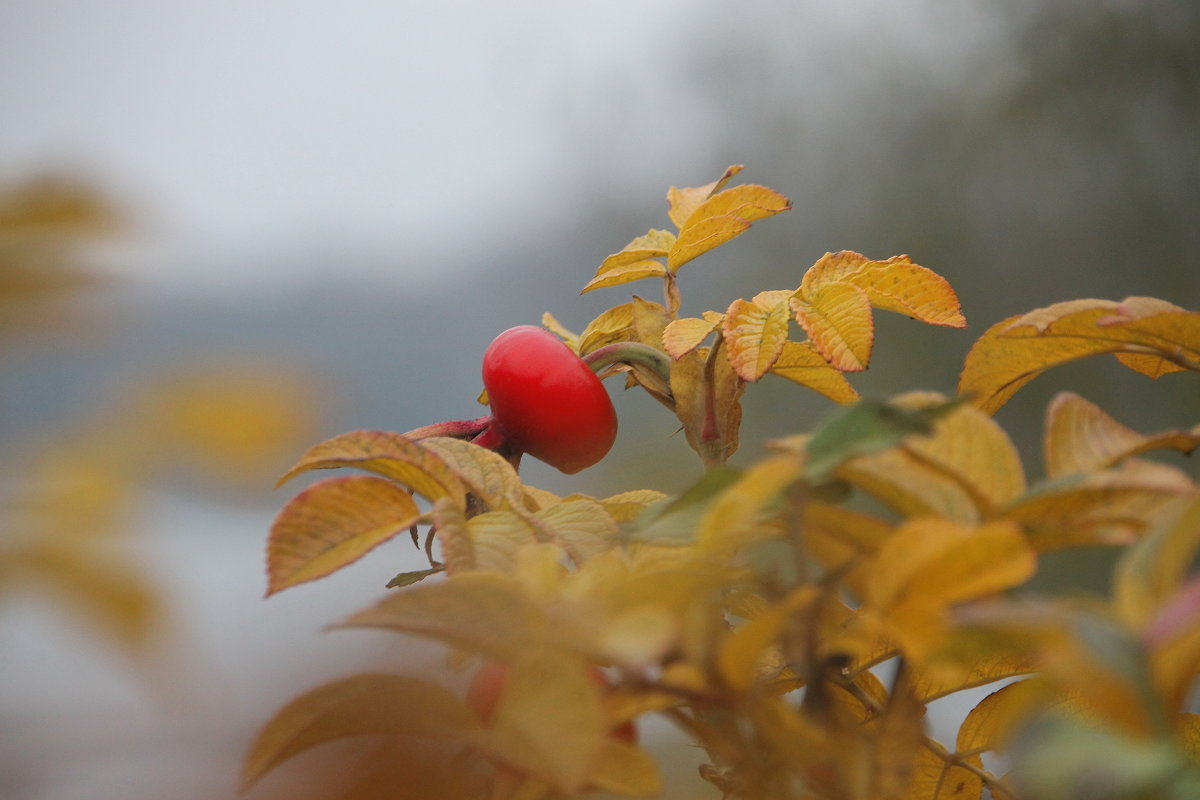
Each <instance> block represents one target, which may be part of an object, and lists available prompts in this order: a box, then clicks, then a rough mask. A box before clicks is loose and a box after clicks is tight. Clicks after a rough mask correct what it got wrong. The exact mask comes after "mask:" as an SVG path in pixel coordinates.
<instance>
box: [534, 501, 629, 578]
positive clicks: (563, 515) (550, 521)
mask: <svg viewBox="0 0 1200 800" xmlns="http://www.w3.org/2000/svg"><path fill="white" fill-rule="evenodd" d="M534 516H535V519H534V520H531V522H532V524H533V525H534V526H535V528H536V529H537V530H538V531H539V532H541V533H542V535H543V536H546V537H547V538H548V539H549V540H550V541H551V542H553V543H554V544H556V545H558V546H559V547H561V548H562V549H563V551H564V552H566V553H567V555H569V556H570V557H571V560H572V561H574V562H575V563H576V564H583V563H584V562H585V561H587V560H588V559H589V558H591V557H592V556H594V555H596V554H597V553H601V552H604V551H605V550H608V549H609V548H611V547H612V546H613V543H614V542H615V540H616V537H617V523H616V522H614V521H613V518H612V517H610V516H609V515H608V512H607V511H606V510H605V508H604V506H603V505H601V504H600V503H599V502H597V501H596V500H593V499H591V498H578V499H575V500H565V501H563V502H561V503H556V504H555V505H552V506H548V507H546V508H543V509H542V510H541V511H538V512H537V514H536V515H534Z"/></svg>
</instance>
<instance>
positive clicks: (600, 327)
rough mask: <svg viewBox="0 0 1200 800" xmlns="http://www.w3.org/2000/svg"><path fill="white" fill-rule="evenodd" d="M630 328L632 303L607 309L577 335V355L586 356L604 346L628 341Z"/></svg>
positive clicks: (631, 323)
mask: <svg viewBox="0 0 1200 800" xmlns="http://www.w3.org/2000/svg"><path fill="white" fill-rule="evenodd" d="M632 327H633V305H632V303H622V304H621V305H619V306H614V307H613V308H610V309H608V310H607V311H605V312H604V313H602V314H600V316H598V317H596V318H595V319H593V320H592V321H591V322H589V323H588V325H587V327H586V328H584V329H583V333H581V334H580V335H579V354H580V355H587V354H588V353H590V352H592V351H593V350H598V349H600V348H601V347H604V346H605V345H606V344H613V343H615V342H621V341H626V340H628V339H629V338H630V328H632Z"/></svg>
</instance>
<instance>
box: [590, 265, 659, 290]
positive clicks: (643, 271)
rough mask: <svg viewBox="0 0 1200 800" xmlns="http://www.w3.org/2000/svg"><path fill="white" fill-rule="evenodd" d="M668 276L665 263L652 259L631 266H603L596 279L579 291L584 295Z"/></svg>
mask: <svg viewBox="0 0 1200 800" xmlns="http://www.w3.org/2000/svg"><path fill="white" fill-rule="evenodd" d="M666 274H667V268H666V267H665V266H663V263H662V262H661V261H656V260H654V259H652V258H647V259H644V260H642V261H634V262H631V263H629V264H620V265H618V266H615V267H612V266H610V267H603V266H602V267H600V269H599V270H598V271H597V272H596V277H594V278H592V279H591V280H590V281H588V282H587V283H586V284H585V285H584V287H583V288H582V289H580V290H579V293H580V294H584V293H586V292H590V291H592V290H593V289H603V288H606V287H608V286H619V285H620V284H622V283H632V282H633V281H640V280H641V279H642V278H661V277H663V276H664V275H666Z"/></svg>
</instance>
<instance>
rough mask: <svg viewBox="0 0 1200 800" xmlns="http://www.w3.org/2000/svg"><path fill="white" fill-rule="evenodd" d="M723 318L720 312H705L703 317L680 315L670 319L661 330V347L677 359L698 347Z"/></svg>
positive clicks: (718, 325) (719, 324)
mask: <svg viewBox="0 0 1200 800" xmlns="http://www.w3.org/2000/svg"><path fill="white" fill-rule="evenodd" d="M709 314H711V315H712V316H709ZM724 319H725V317H724V316H722V315H721V314H717V313H715V312H706V313H705V316H704V318H703V319H699V318H697V317H682V318H680V319H676V320H672V321H671V322H670V323H669V324H668V325H667V327H666V329H665V330H664V331H663V338H662V344H663V349H665V350H666V351H667V353H668V355H670V356H671V358H673V359H675V360H679V359H680V358H683V356H684V355H686V354H687V353H690V352H692V351H693V350H695V349H696V348H697V347H699V346H700V345H701V344H702V343H703V342H704V340H705V339H707V338H708V336H709V334H711V333H712V332H713V331H715V330H716V329H717V328H719V327H721V323H722V321H723V320H724Z"/></svg>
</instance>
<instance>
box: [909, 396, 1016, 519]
mask: <svg viewBox="0 0 1200 800" xmlns="http://www.w3.org/2000/svg"><path fill="white" fill-rule="evenodd" d="M893 402H894V403H896V404H897V405H900V406H903V407H907V408H914V409H915V408H922V407H926V406H935V405H937V404H940V403H944V402H946V398H945V397H944V396H943V395H941V394H938V393H936V392H909V393H906V394H903V395H900V396H899V397H896V398H894V399H893ZM901 446H902V447H903V448H904V449H905V450H906V451H907V452H909V453H911V454H912V455H913V456H915V457H916V459H917V460H918V461H921V462H923V463H925V464H928V465H930V466H932V467H934V468H935V469H937V470H939V471H940V472H942V473H944V474H945V475H946V476H948V477H950V478H952V479H953V480H954V481H955V482H957V483H959V484H960V485H961V486H962V487H963V488H964V489H965V490H966V491H967V493H968V494H969V495H970V496H971V499H972V501H973V502H974V503H975V504H976V506H977V507H978V509H979V512H980V515H981V516H988V515H990V514H991V512H992V511H993V510H994V509H996V508H998V507H1000V506H1003V505H1004V504H1006V503H1009V502H1011V501H1012V500H1014V499H1016V498H1017V497H1019V496H1020V495H1021V494H1022V493H1023V492H1024V491H1025V488H1026V486H1025V470H1024V468H1023V467H1022V466H1021V457H1020V454H1019V453H1018V452H1017V448H1016V446H1015V445H1014V444H1013V443H1012V440H1011V439H1010V438H1009V437H1008V434H1007V433H1005V432H1004V430H1003V429H1002V428H1001V427H1000V426H999V425H997V424H996V422H995V421H994V420H993V419H992V418H991V417H989V416H987V415H986V414H984V413H982V412H981V411H979V410H978V409H976V408H973V407H971V406H967V405H960V406H958V407H957V408H955V409H953V410H951V411H950V412H948V413H947V414H945V415H943V416H941V417H939V418H938V419H937V420H935V421H934V423H933V432H932V433H931V434H930V435H929V436H917V437H912V438H909V439H906V440H905V441H904V443H903V444H902V445H901Z"/></svg>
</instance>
